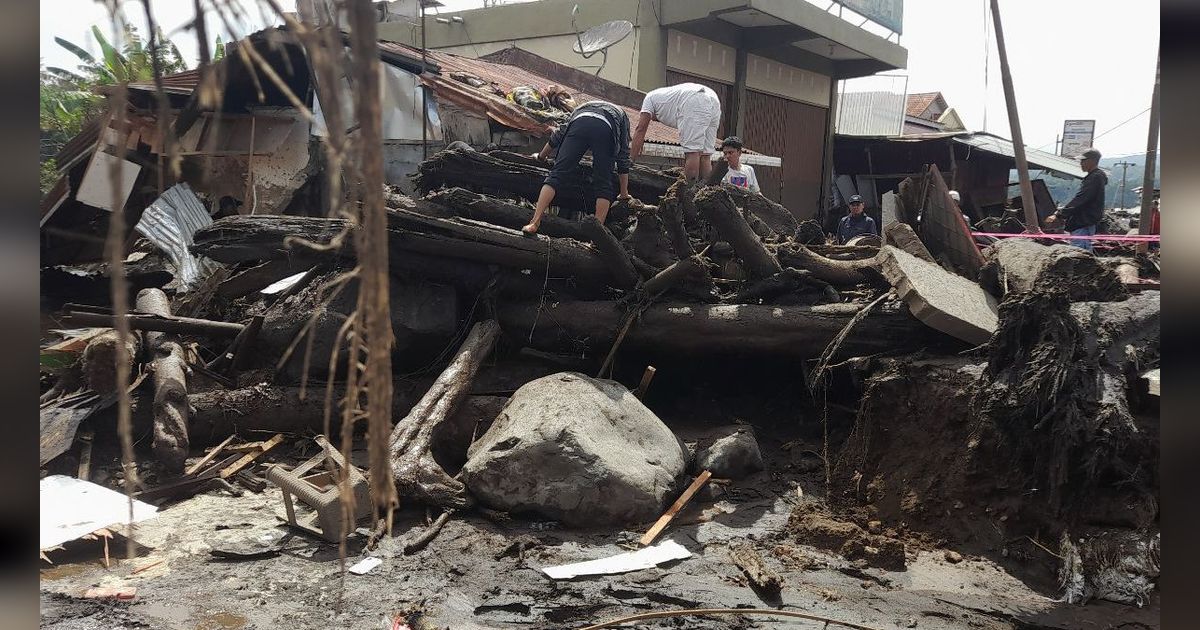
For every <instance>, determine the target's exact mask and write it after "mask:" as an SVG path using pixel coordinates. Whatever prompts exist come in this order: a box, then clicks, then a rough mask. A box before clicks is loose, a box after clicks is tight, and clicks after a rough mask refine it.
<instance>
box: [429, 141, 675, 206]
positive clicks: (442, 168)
mask: <svg viewBox="0 0 1200 630" xmlns="http://www.w3.org/2000/svg"><path fill="white" fill-rule="evenodd" d="M549 167H550V165H549V164H544V165H535V164H533V163H531V161H530V160H528V158H524V159H522V158H520V157H519V156H515V155H514V154H512V153H509V152H507V151H491V152H488V153H482V152H479V151H467V150H463V149H447V150H445V151H439V152H438V153H436V154H435V155H433V156H432V157H430V158H429V159H428V160H425V161H424V162H422V163H421V165H420V166H419V167H418V169H417V174H416V175H415V176H414V177H413V181H414V182H415V183H416V186H417V189H418V190H419V191H420V192H421V194H422V195H425V194H428V193H430V192H431V191H433V190H437V189H438V188H450V187H460V188H466V189H468V190H473V191H476V192H484V193H486V192H490V191H504V192H507V193H511V194H513V195H516V196H518V197H523V198H525V199H528V200H529V201H530V202H536V201H537V197H538V193H539V192H540V191H541V189H542V184H543V183H544V182H545V180H546V175H548V174H549V172H550V168H549ZM591 176H592V164H591V160H584V161H583V162H581V163H580V165H579V168H577V169H575V173H574V175H573V176H572V177H570V178H568V179H567V180H566V181H565V182H563V184H562V185H561V186H559V188H558V190H556V191H555V196H554V202H555V204H556V205H558V206H559V207H560V208H566V209H569V210H574V211H583V212H586V211H589V210H591V209H592V208H594V207H595V203H594V201H595V195H594V193H593V192H592V186H591V185H590V184H589V183H588V182H589V181H590V178H591ZM612 177H613V178H614V179H615V178H616V175H615V174H614V175H612ZM674 181H675V178H674V177H671V176H669V175H665V174H663V173H661V172H659V171H657V170H655V169H652V168H648V167H645V166H639V165H634V166H633V168H631V169H630V171H629V194H631V195H632V196H633V197H634V198H635V199H638V200H640V201H641V202H642V203H648V204H656V203H658V200H659V198H660V197H662V196H663V194H665V193H666V191H667V188H668V187H670V186H671V184H672V183H673V182H674Z"/></svg>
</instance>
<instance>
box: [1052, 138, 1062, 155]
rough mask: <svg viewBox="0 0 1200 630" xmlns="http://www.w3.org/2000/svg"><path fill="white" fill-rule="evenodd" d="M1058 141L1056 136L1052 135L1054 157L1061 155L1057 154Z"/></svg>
mask: <svg viewBox="0 0 1200 630" xmlns="http://www.w3.org/2000/svg"><path fill="white" fill-rule="evenodd" d="M1058 141H1059V138H1058V134H1054V155H1062V154H1061V153H1059V152H1058Z"/></svg>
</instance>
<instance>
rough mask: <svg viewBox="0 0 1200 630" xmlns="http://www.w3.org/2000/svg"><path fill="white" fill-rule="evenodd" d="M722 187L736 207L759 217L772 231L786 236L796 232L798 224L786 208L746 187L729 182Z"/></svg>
mask: <svg viewBox="0 0 1200 630" xmlns="http://www.w3.org/2000/svg"><path fill="white" fill-rule="evenodd" d="M722 188H725V189H726V190H727V191H729V196H731V197H733V203H735V204H737V207H739V208H741V209H743V210H745V211H746V212H748V213H750V214H752V215H754V216H755V217H758V218H759V219H761V220H762V221H763V223H766V224H767V227H769V228H771V230H773V231H774V232H777V233H779V234H783V235H786V236H791V235H793V234H795V233H796V228H798V227H799V225H800V224H799V222H797V221H796V216H795V215H793V214H792V213H791V212H789V211H788V209H787V208H784V207H783V206H781V205H779V204H777V203H775V202H774V201H771V200H770V199H767V198H766V197H764V196H763V195H762V193H756V192H750V190H749V189H746V188H739V187H737V186H731V185H729V184H725V185H723V186H722Z"/></svg>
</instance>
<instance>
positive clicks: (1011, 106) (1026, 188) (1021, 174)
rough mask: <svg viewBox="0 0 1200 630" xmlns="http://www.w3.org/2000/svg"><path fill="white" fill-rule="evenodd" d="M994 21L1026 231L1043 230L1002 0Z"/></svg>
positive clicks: (996, 4)
mask: <svg viewBox="0 0 1200 630" xmlns="http://www.w3.org/2000/svg"><path fill="white" fill-rule="evenodd" d="M992 22H993V24H994V25H995V27H996V52H997V53H999V55H1000V79H1001V81H1002V82H1003V83H1004V104H1005V105H1006V106H1007V107H1008V126H1009V127H1010V128H1011V129H1012V143H1013V153H1014V154H1015V155H1016V158H1017V179H1018V180H1020V182H1021V206H1022V207H1023V208H1022V209H1023V210H1024V211H1025V231H1026V232H1029V233H1032V234H1037V233H1039V232H1041V231H1042V229H1041V225H1040V224H1039V223H1038V216H1037V208H1036V207H1035V206H1034V201H1033V184H1031V183H1030V181H1029V162H1028V161H1026V160H1025V140H1024V138H1022V137H1021V120H1020V118H1019V117H1018V116H1017V97H1016V95H1015V94H1014V92H1013V82H1012V72H1010V71H1009V68H1008V52H1007V51H1006V49H1005V47H1004V28H1003V27H1001V25H1000V2H999V0H992Z"/></svg>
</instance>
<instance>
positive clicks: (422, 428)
mask: <svg viewBox="0 0 1200 630" xmlns="http://www.w3.org/2000/svg"><path fill="white" fill-rule="evenodd" d="M499 336H500V326H499V325H498V324H497V323H496V322H495V321H494V320H487V321H483V322H479V323H477V324H475V326H474V327H473V328H471V332H470V333H469V334H468V335H467V338H466V339H465V340H464V341H463V344H462V346H461V347H459V350H458V354H457V355H456V356H455V357H454V361H452V362H451V363H450V365H449V366H447V367H446V369H445V370H443V371H442V374H441V375H440V376H438V378H437V380H436V381H434V382H433V385H432V386H430V388H429V390H428V391H427V392H425V395H424V396H422V397H421V400H419V401H417V404H415V405H413V408H412V409H411V410H410V411H409V412H408V414H407V415H406V416H404V418H403V419H401V420H400V421H399V422H397V423H396V426H395V428H393V429H392V434H391V437H390V438H389V446H388V448H389V450H390V453H391V455H390V457H391V460H392V471H393V474H394V475H395V481H396V490H397V492H398V493H399V494H400V496H402V497H404V498H409V499H416V500H417V501H421V502H423V503H427V504H432V505H437V506H440V507H443V508H446V509H462V508H465V507H469V506H470V505H471V504H472V502H473V500H472V498H471V495H470V494H468V493H467V490H466V487H465V486H464V485H463V484H462V482H460V481H458V480H457V479H454V478H452V477H450V475H449V474H447V473H446V471H445V470H444V469H443V468H442V466H441V465H440V464H439V463H438V462H437V460H436V459H435V458H434V456H433V441H434V436H435V434H436V432H437V431H438V427H439V425H441V424H442V423H443V422H445V421H446V419H447V418H449V417H450V416H451V415H452V414H453V413H454V412H455V410H456V409H458V407H459V405H460V403H462V401H463V399H464V398H465V397H466V395H467V392H468V391H469V390H470V387H471V382H472V381H473V380H474V378H475V374H476V373H477V372H478V371H479V366H480V365H481V364H482V363H483V360H484V359H486V358H487V356H488V355H489V354H491V352H492V348H493V347H495V345H496V339H497V338H498V337H499Z"/></svg>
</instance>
